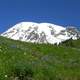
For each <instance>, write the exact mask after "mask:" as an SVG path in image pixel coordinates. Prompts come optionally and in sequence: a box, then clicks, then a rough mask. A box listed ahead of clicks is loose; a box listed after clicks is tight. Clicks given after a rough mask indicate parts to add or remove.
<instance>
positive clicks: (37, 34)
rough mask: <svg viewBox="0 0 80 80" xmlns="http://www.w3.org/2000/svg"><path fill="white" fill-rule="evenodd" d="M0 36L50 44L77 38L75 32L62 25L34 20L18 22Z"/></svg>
mask: <svg viewBox="0 0 80 80" xmlns="http://www.w3.org/2000/svg"><path fill="white" fill-rule="evenodd" d="M72 32H73V33H72ZM1 36H4V37H7V38H11V39H14V40H20V41H26V42H35V43H50V44H59V43H61V42H63V41H65V40H68V39H70V38H73V39H77V33H74V31H71V30H70V29H67V28H65V27H63V26H59V25H55V24H51V23H35V22H20V23H18V24H16V25H14V26H13V27H11V28H10V29H8V30H7V31H5V32H4V33H2V34H1Z"/></svg>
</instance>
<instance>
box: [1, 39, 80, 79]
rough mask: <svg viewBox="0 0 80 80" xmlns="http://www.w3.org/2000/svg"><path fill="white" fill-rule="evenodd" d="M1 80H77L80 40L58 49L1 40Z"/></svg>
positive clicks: (79, 74) (79, 65)
mask: <svg viewBox="0 0 80 80" xmlns="http://www.w3.org/2000/svg"><path fill="white" fill-rule="evenodd" d="M0 80H80V40H75V41H73V40H70V41H66V42H64V43H62V44H60V45H59V46H57V45H51V44H37V43H27V42H21V41H15V40H11V39H7V38H4V37H0Z"/></svg>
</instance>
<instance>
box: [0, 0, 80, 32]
mask: <svg viewBox="0 0 80 80" xmlns="http://www.w3.org/2000/svg"><path fill="white" fill-rule="evenodd" d="M21 21H33V22H50V23H54V24H57V25H62V26H67V25H73V26H77V27H80V0H0V33H2V32H4V31H5V30H7V29H8V28H10V27H12V26H13V25H15V24H16V23H18V22H21Z"/></svg>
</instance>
